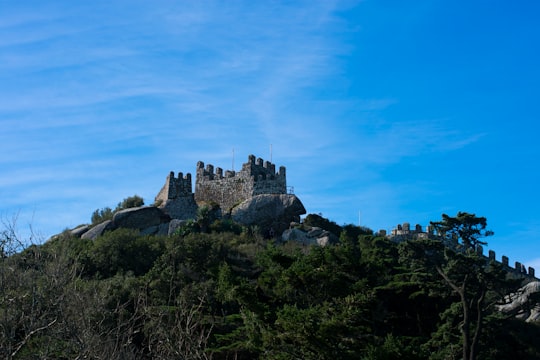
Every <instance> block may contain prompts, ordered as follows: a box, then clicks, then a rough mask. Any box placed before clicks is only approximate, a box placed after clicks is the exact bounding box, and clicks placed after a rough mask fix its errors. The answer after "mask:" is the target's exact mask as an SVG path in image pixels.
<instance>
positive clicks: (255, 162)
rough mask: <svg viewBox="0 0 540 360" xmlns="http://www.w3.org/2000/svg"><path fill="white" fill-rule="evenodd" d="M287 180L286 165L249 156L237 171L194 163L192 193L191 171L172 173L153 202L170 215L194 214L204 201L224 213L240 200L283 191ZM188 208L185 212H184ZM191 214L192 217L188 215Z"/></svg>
mask: <svg viewBox="0 0 540 360" xmlns="http://www.w3.org/2000/svg"><path fill="white" fill-rule="evenodd" d="M286 193H287V180H286V174H285V167H284V166H281V167H280V168H279V171H278V172H276V167H275V165H274V164H272V163H271V162H269V161H263V159H261V158H255V156H254V155H249V157H248V161H247V162H246V163H245V164H243V165H242V169H241V170H240V171H238V172H235V171H233V170H227V171H225V172H223V169H221V168H219V167H218V168H216V169H215V171H214V166H213V165H210V164H208V165H206V167H205V165H204V163H203V162H202V161H199V162H198V163H197V177H196V181H195V192H194V193H193V192H192V183H191V174H190V173H188V174H186V175H185V176H184V174H183V173H181V172H180V173H178V177H175V176H174V172H171V173H170V174H169V175H168V176H167V178H166V180H165V184H164V185H163V187H162V189H161V190H160V192H159V193H158V195H157V196H156V199H155V200H156V203H157V204H159V207H160V208H162V209H163V210H164V211H165V212H166V213H167V214H169V215H170V216H171V217H173V218H177V219H186V218H192V217H194V213H193V211H194V210H193V209H195V211H196V207H197V205H202V204H204V203H216V204H218V205H219V206H220V208H221V210H222V211H224V212H230V210H231V209H232V208H233V207H234V206H236V205H238V204H240V203H241V202H242V201H244V200H247V199H250V198H252V197H253V196H256V195H263V194H286ZM186 210H187V211H186ZM190 215H191V216H190Z"/></svg>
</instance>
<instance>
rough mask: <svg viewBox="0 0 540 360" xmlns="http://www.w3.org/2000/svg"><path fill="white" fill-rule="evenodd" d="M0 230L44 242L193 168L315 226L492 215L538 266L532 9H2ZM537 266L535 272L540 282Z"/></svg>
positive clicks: (538, 60)
mask: <svg viewBox="0 0 540 360" xmlns="http://www.w3.org/2000/svg"><path fill="white" fill-rule="evenodd" d="M0 13H1V15H2V16H1V17H0V168H1V169H2V170H1V171H0V214H1V215H2V219H3V221H4V222H5V221H10V219H12V218H13V217H14V216H16V217H17V225H18V227H19V228H20V231H21V233H23V234H25V233H26V232H27V231H28V228H29V226H30V225H31V226H32V228H33V229H34V231H35V232H37V233H39V234H40V237H41V238H42V239H46V238H48V237H49V236H51V235H53V234H55V233H58V232H61V231H62V230H63V229H65V228H70V227H75V226H77V225H79V224H81V223H87V222H89V221H90V216H91V214H92V212H93V211H94V210H95V209H98V208H103V207H105V206H110V207H114V206H116V204H117V203H118V202H119V201H121V200H122V199H124V198H125V197H128V196H131V195H134V194H138V195H140V196H142V197H143V198H144V199H145V201H146V203H147V204H150V203H152V202H153V199H154V197H155V195H156V194H157V193H158V191H159V190H160V188H161V186H162V184H163V182H164V180H165V177H166V176H167V174H168V173H169V171H171V170H173V171H175V172H177V171H182V172H184V173H186V172H191V173H194V172H195V167H196V163H197V161H199V160H202V161H204V162H205V163H211V164H213V165H215V166H220V167H222V168H224V169H231V168H232V165H233V161H232V158H233V156H232V153H233V149H234V154H235V156H234V157H235V160H234V162H235V167H236V168H239V167H240V166H241V164H242V163H243V162H245V161H246V160H247V157H248V155H249V154H254V155H256V156H257V157H262V158H264V159H269V158H270V147H271V148H272V160H273V162H274V163H276V165H277V166H281V165H284V166H286V167H287V180H288V185H290V186H294V190H295V193H296V195H297V196H298V197H299V198H300V199H301V200H302V202H303V203H304V205H305V207H306V209H307V211H308V213H322V215H323V216H325V217H327V218H329V219H331V220H333V221H336V222H337V223H338V224H346V223H355V224H357V223H358V222H359V221H360V222H361V224H362V225H364V226H368V227H370V228H372V229H374V230H379V229H387V230H391V229H392V228H393V227H395V225H396V224H398V223H403V222H410V223H411V224H416V223H419V224H421V225H423V226H425V225H427V224H429V221H430V220H439V219H440V218H441V214H442V213H447V214H449V215H455V214H456V213H457V212H458V211H468V212H472V213H476V214H477V215H479V216H486V217H487V219H488V224H489V227H490V228H491V229H492V230H493V231H494V232H495V236H493V237H492V238H490V239H488V241H489V246H488V248H490V249H493V250H495V251H496V253H497V258H498V259H500V257H501V255H503V254H504V255H507V256H508V257H509V258H510V262H511V263H513V262H514V261H521V262H523V263H525V265H527V266H536V267H537V268H540V243H539V242H538V239H539V234H538V231H539V229H540V219H539V217H538V216H539V206H540V205H539V204H540V196H539V191H538V187H537V186H538V183H539V180H540V170H539V169H537V166H536V165H537V159H538V157H539V155H540V145H539V140H538V139H537V137H538V136H537V134H538V132H539V130H540V129H539V128H540V125H539V124H540V121H539V120H540V110H539V106H538V91H539V83H540V70H539V66H538V64H540V53H539V48H538V41H539V36H540V27H539V26H538V19H539V18H540V3H538V2H537V1H521V2H519V3H516V2H515V1H506V0H500V1H496V2H493V1H487V0H484V1H483V0H478V1H436V0H433V1H415V2H404V1H390V0H388V1H386V0H382V1H370V0H366V1H358V2H357V1H315V2H314V1H227V2H223V1H165V0H156V1H151V2H150V1H136V0H135V1H133V0H130V1H127V0H126V1H123V0H118V1H102V0H95V1H92V2H80V1H32V0H28V1H6V0H0ZM539 270H540V269H539Z"/></svg>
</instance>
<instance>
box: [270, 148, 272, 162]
mask: <svg viewBox="0 0 540 360" xmlns="http://www.w3.org/2000/svg"><path fill="white" fill-rule="evenodd" d="M270 163H272V144H270Z"/></svg>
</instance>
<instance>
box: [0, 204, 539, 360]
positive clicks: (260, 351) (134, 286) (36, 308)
mask: <svg viewBox="0 0 540 360" xmlns="http://www.w3.org/2000/svg"><path fill="white" fill-rule="evenodd" d="M209 210H211V209H209ZM308 217H309V224H310V226H320V227H322V228H325V229H327V230H330V229H332V230H330V231H336V232H337V234H338V235H340V242H339V243H338V244H336V245H333V246H327V247H316V246H315V247H304V246H302V245H299V244H295V243H294V242H291V243H287V244H282V245H277V244H274V243H272V242H271V241H265V240H263V238H262V237H261V236H260V234H258V233H257V232H256V231H247V230H246V229H244V231H242V229H241V228H240V227H238V226H237V225H235V224H234V223H232V222H230V221H227V220H220V221H215V219H213V217H212V211H204V213H201V214H200V217H199V218H198V219H197V221H194V222H193V223H192V224H191V225H190V226H191V227H190V228H189V229H188V228H186V229H184V230H185V232H182V233H178V234H176V235H174V236H171V237H157V236H140V235H139V234H138V233H137V232H134V231H132V230H122V229H120V230H116V231H112V232H109V233H106V234H105V235H103V236H102V237H100V238H98V239H96V240H95V241H90V240H84V239H78V238H71V237H70V236H69V233H66V234H64V235H62V236H59V237H56V238H55V239H53V240H50V241H48V242H46V243H45V244H43V245H39V246H31V247H27V248H26V249H24V250H23V251H13V252H10V253H9V256H2V257H1V258H0V357H2V358H6V359H34V358H36V359H37V358H55V359H72V358H89V359H99V358H107V359H333V360H335V359H459V358H461V357H462V354H463V351H462V348H463V346H462V345H463V336H462V335H463V334H462V330H461V329H462V327H463V319H464V318H463V306H462V297H465V298H466V299H473V300H474V301H475V303H480V302H479V301H478V300H483V302H481V304H482V305H483V306H482V308H478V309H479V310H478V309H477V308H474V309H471V311H472V312H473V313H474V311H477V310H478V311H481V312H482V317H478V316H476V317H475V319H480V321H481V324H480V325H481V328H482V329H483V331H481V332H478V334H479V335H478V336H479V340H478V342H477V344H476V345H475V346H476V348H477V353H476V354H475V356H476V358H477V359H508V358H516V359H535V358H540V355H539V354H540V347H539V346H538V344H537V341H536V340H537V338H538V336H540V329H539V328H538V326H536V325H533V324H527V323H525V322H522V321H518V320H514V319H508V318H504V317H502V316H501V315H500V314H499V313H497V312H496V310H495V309H494V307H493V306H492V305H493V304H494V303H495V302H496V301H498V300H500V297H501V295H504V294H506V293H508V292H509V291H512V290H515V289H516V287H518V286H519V285H520V284H517V283H515V282H508V281H506V277H505V273H504V272H503V271H501V269H500V268H498V267H497V266H496V265H495V264H492V265H490V266H488V264H487V262H486V261H485V260H483V259H481V258H480V257H477V256H476V257H475V255H474V254H472V253H467V252H461V253H455V252H449V251H448V249H447V248H446V247H445V246H444V245H443V243H442V242H441V241H439V240H437V239H431V240H414V241H407V242H402V243H400V244H397V243H394V242H392V241H390V240H389V239H387V238H383V237H376V236H374V235H373V233H372V232H371V231H370V230H369V229H366V228H360V227H355V226H354V225H346V226H343V227H340V226H337V225H336V224H335V223H333V222H331V221H328V220H327V219H324V218H322V217H320V216H318V215H310V216H308ZM188 230H189V231H188ZM5 234H9V232H6V233H5ZM2 241H3V242H2V244H3V248H4V249H6V250H7V249H10V246H12V247H14V248H16V246H17V245H18V244H17V243H16V242H15V241H16V239H14V238H13V237H6V236H4V238H3V239H2ZM6 250H5V252H6V254H7V251H6ZM466 272H468V273H469V274H474V276H472V275H469V276H466V277H464V274H465V273H466ZM441 273H442V275H441ZM443 275H444V276H443ZM464 280H465V283H463V281H464ZM449 284H454V285H456V284H460V286H461V285H463V284H465V285H466V286H465V287H464V289H466V290H465V291H464V292H463V293H459V291H456V290H455V289H454V288H453V287H452V286H450V285H449ZM484 300H485V301H484ZM474 314H475V315H478V314H477V313H474ZM469 325H470V331H471V333H475V329H476V328H477V327H478V326H479V323H476V322H475V321H471V324H469Z"/></svg>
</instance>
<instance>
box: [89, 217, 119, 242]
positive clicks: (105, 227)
mask: <svg viewBox="0 0 540 360" xmlns="http://www.w3.org/2000/svg"><path fill="white" fill-rule="evenodd" d="M114 229H115V226H114V224H113V222H112V220H106V221H104V222H102V223H100V224H97V225H96V226H94V227H92V228H91V229H90V230H88V231H86V232H85V233H84V234H82V236H81V239H89V240H95V239H96V238H97V237H99V236H101V235H103V233H104V232H105V231H110V230H114Z"/></svg>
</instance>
